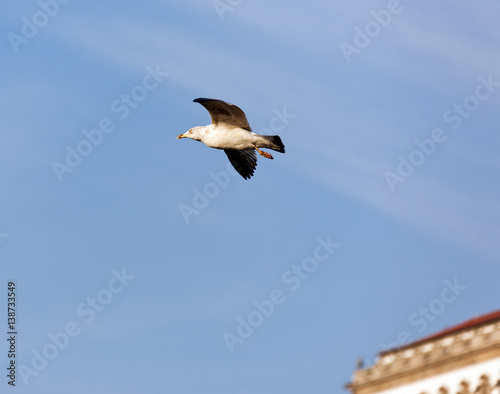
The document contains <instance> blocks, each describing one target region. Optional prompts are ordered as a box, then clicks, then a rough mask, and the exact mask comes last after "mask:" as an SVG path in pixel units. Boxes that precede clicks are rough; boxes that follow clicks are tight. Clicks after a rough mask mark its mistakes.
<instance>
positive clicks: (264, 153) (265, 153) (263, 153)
mask: <svg viewBox="0 0 500 394" xmlns="http://www.w3.org/2000/svg"><path fill="white" fill-rule="evenodd" d="M255 150H256V151H257V152H259V154H260V155H261V156H264V157H265V158H266V159H272V158H273V157H272V156H271V155H270V154H269V153H267V152H263V151H261V150H260V149H259V148H257V147H255Z"/></svg>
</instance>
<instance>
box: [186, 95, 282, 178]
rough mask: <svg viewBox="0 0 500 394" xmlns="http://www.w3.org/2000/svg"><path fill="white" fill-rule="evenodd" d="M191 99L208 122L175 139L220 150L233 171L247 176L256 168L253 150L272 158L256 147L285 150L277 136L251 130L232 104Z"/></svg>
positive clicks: (243, 114) (238, 110) (255, 157)
mask: <svg viewBox="0 0 500 394" xmlns="http://www.w3.org/2000/svg"><path fill="white" fill-rule="evenodd" d="M193 102H195V103H200V104H201V105H203V106H204V107H205V108H206V109H207V111H208V112H209V113H210V117H211V118H212V124H209V125H208V126H196V127H193V128H192V129H189V130H188V131H186V132H185V133H184V134H180V135H178V136H177V139H179V138H191V139H193V140H196V141H201V142H203V143H204V144H205V145H207V146H209V147H210V148H215V149H223V150H224V152H226V155H227V157H228V158H229V161H230V162H231V164H232V165H233V167H234V168H235V170H236V171H238V173H239V174H240V175H241V176H242V177H243V178H244V179H250V178H251V177H252V175H253V173H254V170H255V167H257V155H256V153H255V151H257V152H258V153H259V154H260V155H261V156H263V157H265V158H267V159H272V158H273V157H272V156H271V155H270V154H269V153H267V152H264V151H262V150H260V148H266V149H272V150H275V151H278V152H281V153H285V146H284V145H283V142H281V138H280V137H279V136H277V135H260V134H257V133H254V132H252V129H251V128H250V124H249V123H248V120H247V117H246V116H245V113H244V112H243V111H242V110H241V109H240V108H239V107H237V106H236V105H233V104H229V103H226V102H225V101H222V100H215V99H208V98H197V99H195V100H193Z"/></svg>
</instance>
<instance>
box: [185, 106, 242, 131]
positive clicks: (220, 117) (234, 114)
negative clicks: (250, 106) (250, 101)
mask: <svg viewBox="0 0 500 394" xmlns="http://www.w3.org/2000/svg"><path fill="white" fill-rule="evenodd" d="M193 101H194V102H195V103H200V104H201V105H203V106H204V107H205V108H206V109H207V111H208V112H209V113H210V117H211V118H212V123H213V124H215V125H217V124H220V123H224V124H227V125H230V126H236V127H240V128H242V129H245V130H248V131H251V130H252V129H251V128H250V124H249V123H248V120H247V117H246V116H245V113H244V112H243V111H242V110H241V109H240V108H239V107H237V106H236V105H233V104H229V103H226V102H225V101H222V100H215V99H208V98H197V99H194V100H193Z"/></svg>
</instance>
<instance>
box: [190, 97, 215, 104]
mask: <svg viewBox="0 0 500 394" xmlns="http://www.w3.org/2000/svg"><path fill="white" fill-rule="evenodd" d="M207 101H216V100H215V99H211V98H203V97H200V98H196V99H194V100H193V103H200V104H201V103H206V102H207Z"/></svg>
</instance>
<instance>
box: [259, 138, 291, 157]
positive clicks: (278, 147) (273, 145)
mask: <svg viewBox="0 0 500 394" xmlns="http://www.w3.org/2000/svg"><path fill="white" fill-rule="evenodd" d="M262 137H263V138H264V139H265V140H266V142H267V143H266V146H263V147H262V148H267V149H272V150H275V151H278V152H281V153H285V145H283V142H281V138H280V137H279V135H263V136H262Z"/></svg>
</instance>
